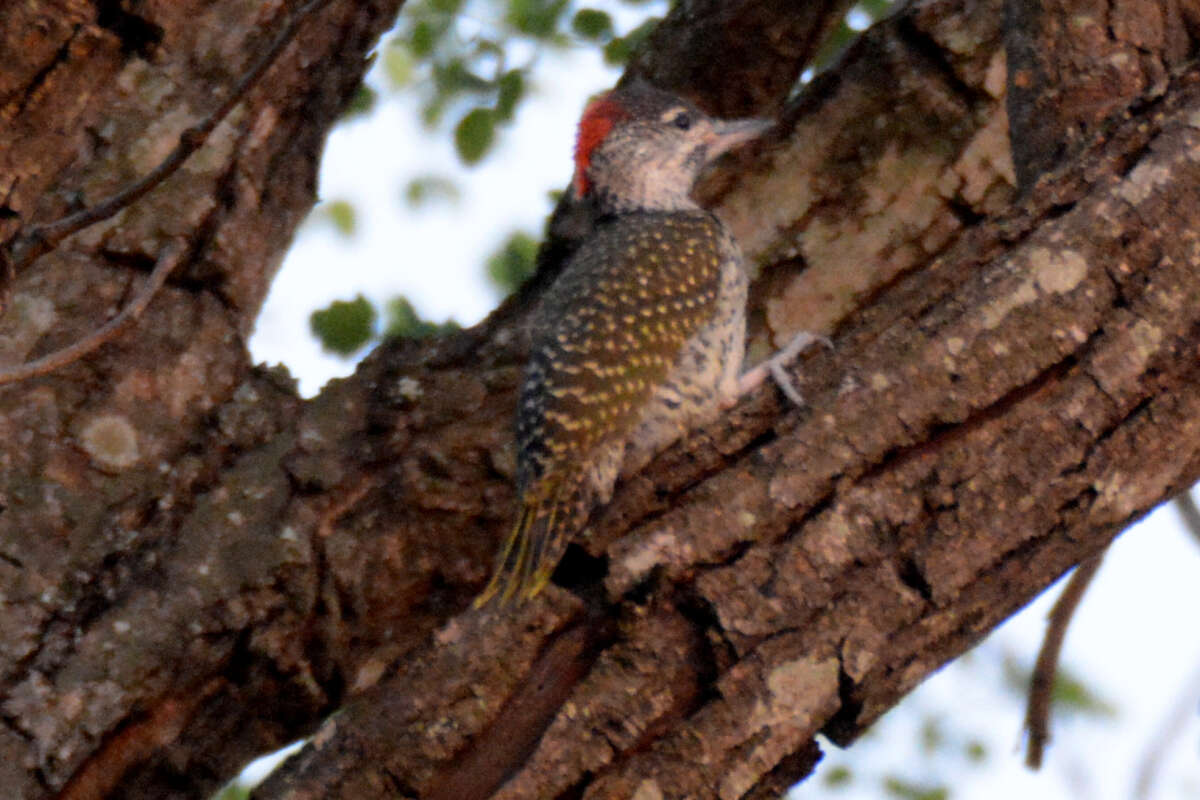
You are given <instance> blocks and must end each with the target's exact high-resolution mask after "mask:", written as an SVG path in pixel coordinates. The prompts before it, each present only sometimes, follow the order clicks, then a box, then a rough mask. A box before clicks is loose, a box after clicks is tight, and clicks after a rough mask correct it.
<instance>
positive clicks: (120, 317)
mask: <svg viewBox="0 0 1200 800" xmlns="http://www.w3.org/2000/svg"><path fill="white" fill-rule="evenodd" d="M185 251H186V247H185V242H184V240H183V239H182V238H178V239H173V240H171V243H170V244H168V245H167V246H166V248H165V249H164V250H163V251H162V254H161V255H159V257H158V262H157V263H156V264H155V265H154V271H153V272H151V273H150V279H149V280H148V281H147V282H146V285H145V286H143V287H142V289H141V291H140V292H138V294H137V296H136V297H134V298H133V301H132V302H131V303H130V304H129V305H127V306H125V308H123V309H121V312H120V313H119V314H117V315H116V316H115V317H113V318H112V319H110V320H109V321H108V322H106V323H104V324H103V325H101V326H100V327H99V328H97V329H96V330H95V331H93V332H92V333H91V334H89V335H88V336H87V337H86V338H84V339H81V340H79V341H78V342H76V343H75V344H72V345H69V346H67V347H64V348H63V349H61V350H55V351H54V352H53V353H50V354H49V355H46V356H43V357H42V358H39V359H37V360H36V361H30V362H29V363H27V364H18V365H17V366H15V367H10V368H8V369H0V386H3V385H4V384H6V383H15V382H17V381H22V380H25V379H26V378H32V377H34V376H36V375H45V374H46V373H47V372H52V371H54V370H56V369H59V368H60V367H65V366H66V365H67V364H71V363H73V362H75V361H78V360H79V359H81V358H83V357H84V356H86V355H87V354H88V353H91V352H92V351H93V350H95V349H96V348H98V347H100V345H102V344H105V343H106V342H110V341H112V340H113V339H114V338H116V337H117V336H118V335H120V333H121V331H123V330H125V329H126V328H127V327H129V325H130V324H131V323H133V322H134V321H135V320H136V319H137V318H138V317H140V316H141V315H142V312H143V311H145V310H146V306H148V305H150V300H151V299H153V297H154V295H155V294H156V293H157V292H158V290H159V289H161V288H162V285H163V283H165V282H166V280H167V276H168V275H170V274H171V270H173V269H175V266H176V265H177V264H178V263H179V260H180V258H181V257H182V256H183V254H184V252H185Z"/></svg>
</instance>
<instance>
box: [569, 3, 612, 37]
mask: <svg viewBox="0 0 1200 800" xmlns="http://www.w3.org/2000/svg"><path fill="white" fill-rule="evenodd" d="M571 30H573V31H574V32H575V34H576V35H577V36H581V37H583V38H584V39H592V40H593V41H596V40H600V39H607V38H608V37H610V36H612V32H613V24H612V17H610V16H609V15H608V13H607V12H604V11H599V10H597V9H594V8H581V9H579V11H577V12H575V18H574V19H572V20H571Z"/></svg>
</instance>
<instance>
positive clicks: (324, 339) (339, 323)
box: [308, 294, 376, 356]
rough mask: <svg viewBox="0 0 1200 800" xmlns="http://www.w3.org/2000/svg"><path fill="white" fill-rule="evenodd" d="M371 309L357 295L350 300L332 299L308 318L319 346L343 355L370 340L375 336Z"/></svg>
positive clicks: (373, 312) (373, 311)
mask: <svg viewBox="0 0 1200 800" xmlns="http://www.w3.org/2000/svg"><path fill="white" fill-rule="evenodd" d="M375 316H376V313H375V307H374V306H373V305H371V303H370V302H368V301H367V299H366V298H365V297H363V296H362V295H361V294H360V295H358V296H357V297H355V298H354V299H353V300H349V301H346V300H334V301H333V302H332V303H330V304H329V306H328V307H327V308H323V309H321V310H319V311H314V312H313V313H312V316H310V317H309V318H308V323H309V326H310V327H311V328H312V332H313V333H314V334H316V336H317V338H318V339H319V340H320V341H321V346H322V347H324V348H325V349H326V350H330V351H332V352H334V353H337V354H339V355H343V356H347V355H350V354H351V353H353V352H354V351H355V350H357V349H359V348H360V347H362V346H363V345H364V344H366V343H367V342H369V341H370V340H371V337H372V336H373V335H374V333H375Z"/></svg>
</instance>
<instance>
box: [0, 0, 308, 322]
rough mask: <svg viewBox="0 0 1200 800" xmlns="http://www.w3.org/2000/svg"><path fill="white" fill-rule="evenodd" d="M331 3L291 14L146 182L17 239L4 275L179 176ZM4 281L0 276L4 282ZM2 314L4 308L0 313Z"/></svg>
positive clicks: (3, 257)
mask: <svg viewBox="0 0 1200 800" xmlns="http://www.w3.org/2000/svg"><path fill="white" fill-rule="evenodd" d="M327 2H329V0H309V1H308V2H307V3H305V4H304V5H303V6H301V7H300V8H299V10H297V11H296V12H295V13H294V14H292V15H291V16H290V17H289V19H288V21H287V22H286V23H285V24H284V26H283V29H282V30H281V31H280V32H279V35H278V36H276V37H275V41H273V42H272V43H271V46H270V47H268V48H267V49H266V50H265V51H264V52H263V54H262V56H260V57H259V59H258V61H257V62H255V64H254V66H253V67H251V68H250V71H249V72H247V73H246V74H244V75H243V76H242V77H241V79H240V80H239V81H238V82H237V84H236V85H235V86H234V87H233V90H232V91H231V92H230V93H229V96H228V97H226V98H225V102H223V103H222V104H221V105H220V106H218V107H217V109H216V110H215V111H214V112H213V113H211V114H210V115H209V116H208V117H207V118H205V119H204V120H202V121H201V122H199V123H197V124H196V125H193V126H192V127H190V128H188V129H187V130H185V131H184V132H183V133H181V134H180V135H179V144H178V145H176V146H175V149H174V150H172V151H171V153H170V154H169V155H168V156H167V157H166V158H165V159H163V161H162V162H161V163H160V164H159V165H158V166H156V167H155V168H154V169H152V170H150V172H148V173H147V174H146V175H145V176H144V177H142V178H140V179H138V180H136V181H134V182H133V183H131V184H129V185H128V186H126V187H125V188H123V189H121V190H120V191H118V192H117V193H116V194H114V195H112V196H111V197H109V198H107V199H105V200H104V201H102V202H100V203H97V204H96V205H93V206H91V207H90V208H85V209H83V210H82V211H79V212H77V213H75V214H70V215H68V216H66V217H63V218H62V219H60V220H56V221H55V222H50V223H47V224H45V225H38V226H36V227H34V228H33V229H32V230H31V231H29V232H28V233H26V234H22V235H19V236H17V237H16V238H15V239H14V240H13V242H12V243H11V245H10V247H9V248H8V249H9V252H8V253H7V254H0V264H3V271H4V273H5V275H8V274H13V275H15V274H16V273H17V272H19V271H20V270H22V269H24V268H25V267H27V266H28V265H29V264H30V263H31V262H32V261H33V260H34V259H37V258H40V257H41V256H43V255H45V254H46V253H48V252H50V251H51V250H53V249H54V248H55V247H57V246H58V244H59V242H61V241H62V240H63V239H65V238H66V237H68V236H70V235H71V234H73V233H76V232H78V231H80V230H82V229H84V228H86V227H88V226H89V225H94V224H95V223H97V222H101V221H103V220H106V219H108V218H109V217H111V216H113V215H114V214H116V213H117V212H118V211H120V210H122V209H123V208H126V207H127V206H129V205H130V204H132V203H134V202H136V201H137V200H139V199H140V198H142V197H144V196H145V195H146V194H147V193H148V192H150V191H151V190H152V189H154V188H155V187H156V186H158V185H159V184H161V183H162V182H163V181H164V180H166V179H167V178H169V177H170V176H171V175H172V174H174V172H175V171H176V170H177V169H179V167H180V166H181V165H182V164H183V162H185V161H187V159H188V158H189V157H190V156H191V155H192V154H193V153H195V152H196V151H197V150H199V149H200V147H202V146H203V145H204V143H205V142H206V141H207V140H208V136H209V134H211V133H212V132H213V130H214V129H215V128H216V127H217V125H219V124H221V121H222V120H224V119H225V117H226V116H228V115H229V112H230V111H232V110H233V109H234V107H235V106H236V105H237V104H238V103H240V102H241V101H242V98H243V97H244V96H245V95H246V92H248V91H249V90H250V89H251V88H252V87H253V86H254V84H255V83H256V82H257V81H258V79H259V78H261V77H262V76H263V74H264V73H265V72H266V71H267V69H268V68H270V66H271V65H272V64H273V63H274V62H275V59H276V58H277V57H278V56H279V54H280V53H281V52H283V49H284V48H285V47H287V46H288V44H290V43H291V41H292V39H293V38H295V35H296V31H298V30H299V28H300V23H301V22H303V21H304V19H305V18H306V17H307V16H308V15H309V14H311V13H313V12H314V11H316V10H317V9H319V8H320V7H321V6H323V5H325V4H326V3H327ZM3 277H4V276H0V278H3ZM2 310H3V309H2V308H0V311H2Z"/></svg>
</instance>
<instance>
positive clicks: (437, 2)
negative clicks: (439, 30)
mask: <svg viewBox="0 0 1200 800" xmlns="http://www.w3.org/2000/svg"><path fill="white" fill-rule="evenodd" d="M429 5H430V6H431V7H432V8H433V10H434V11H437V12H440V13H442V14H450V15H453V14H457V13H458V12H459V9H461V8H462V5H463V0H430V2H429Z"/></svg>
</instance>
